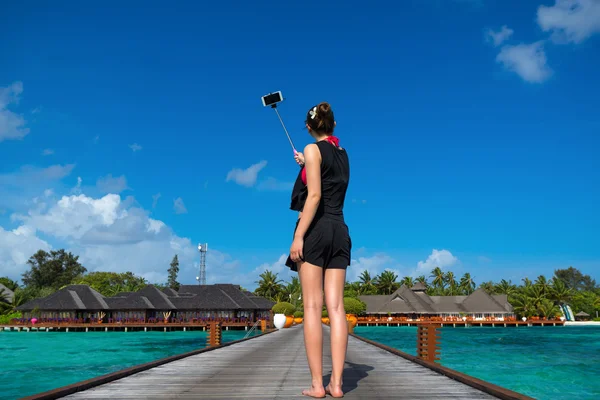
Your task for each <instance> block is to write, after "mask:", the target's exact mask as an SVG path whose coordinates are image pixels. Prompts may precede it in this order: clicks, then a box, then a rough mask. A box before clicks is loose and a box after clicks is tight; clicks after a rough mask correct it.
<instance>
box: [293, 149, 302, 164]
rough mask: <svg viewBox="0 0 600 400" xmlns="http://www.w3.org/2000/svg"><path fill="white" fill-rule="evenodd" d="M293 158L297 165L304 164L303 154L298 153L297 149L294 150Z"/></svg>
mask: <svg viewBox="0 0 600 400" xmlns="http://www.w3.org/2000/svg"><path fill="white" fill-rule="evenodd" d="M294 160H296V162H297V163H298V165H299V166H301V167H302V166H304V154H302V153H300V152H299V151H297V152H295V154H294Z"/></svg>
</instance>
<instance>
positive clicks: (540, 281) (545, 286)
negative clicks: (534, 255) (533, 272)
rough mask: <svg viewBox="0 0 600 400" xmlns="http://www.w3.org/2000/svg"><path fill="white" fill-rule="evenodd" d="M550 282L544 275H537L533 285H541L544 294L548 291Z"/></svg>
mask: <svg viewBox="0 0 600 400" xmlns="http://www.w3.org/2000/svg"><path fill="white" fill-rule="evenodd" d="M550 284H551V282H549V281H548V280H547V279H546V277H545V276H544V275H540V276H538V277H537V279H536V280H535V285H537V286H539V287H541V288H542V292H543V293H544V294H547V293H548V292H549V291H550Z"/></svg>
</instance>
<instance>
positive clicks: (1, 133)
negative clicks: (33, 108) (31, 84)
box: [0, 82, 29, 142]
mask: <svg viewBox="0 0 600 400" xmlns="http://www.w3.org/2000/svg"><path fill="white" fill-rule="evenodd" d="M21 93H23V83H22V82H14V83H12V84H11V85H9V86H7V87H1V88H0V142H2V141H4V140H17V139H23V138H24V137H25V136H27V134H29V128H25V119H24V118H23V116H22V115H19V114H17V113H15V112H13V111H10V110H8V106H9V105H10V104H13V103H14V104H18V103H19V100H20V96H21Z"/></svg>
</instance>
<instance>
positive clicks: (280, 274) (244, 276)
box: [207, 254, 298, 290]
mask: <svg viewBox="0 0 600 400" xmlns="http://www.w3.org/2000/svg"><path fill="white" fill-rule="evenodd" d="M287 257H288V255H287V254H281V255H280V256H279V258H278V259H277V261H275V262H273V263H263V264H260V265H259V266H258V267H256V268H254V269H253V270H250V271H248V272H241V271H240V268H239V267H240V263H239V262H234V263H230V264H229V265H226V266H225V267H224V268H223V269H222V270H221V271H218V272H217V273H214V272H213V273H212V274H211V275H212V278H211V279H208V278H207V282H208V281H211V283H219V282H220V283H223V282H229V281H231V279H232V276H235V281H236V282H239V284H240V285H242V286H243V287H245V288H246V289H249V290H253V289H255V288H256V287H257V286H258V285H257V283H256V282H258V280H259V279H260V274H262V273H263V272H265V271H267V270H269V271H271V272H273V273H275V274H277V279H279V280H282V281H284V282H289V281H291V279H292V277H294V276H295V277H297V276H298V273H297V272H293V271H292V270H291V269H289V268H288V267H287V266H286V265H285V261H286V260H287ZM207 264H208V261H207ZM221 264H223V263H221ZM207 270H208V267H207ZM207 275H208V273H207Z"/></svg>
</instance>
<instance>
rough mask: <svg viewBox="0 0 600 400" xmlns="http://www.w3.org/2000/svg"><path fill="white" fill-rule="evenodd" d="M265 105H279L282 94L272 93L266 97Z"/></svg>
mask: <svg viewBox="0 0 600 400" xmlns="http://www.w3.org/2000/svg"><path fill="white" fill-rule="evenodd" d="M264 99H265V105H266V106H270V105H271V104H274V103H278V102H280V101H281V93H279V92H277V93H271V94H268V95H266V96H265V97H264Z"/></svg>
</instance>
